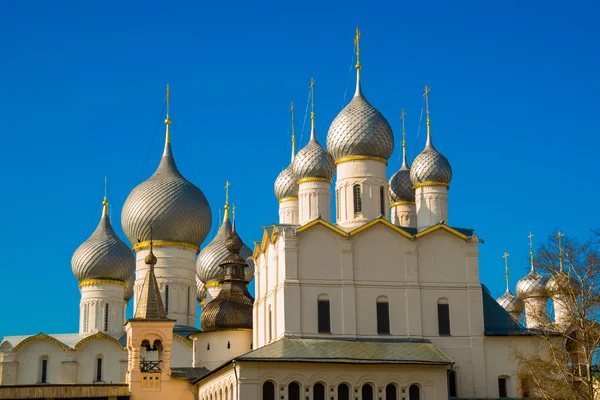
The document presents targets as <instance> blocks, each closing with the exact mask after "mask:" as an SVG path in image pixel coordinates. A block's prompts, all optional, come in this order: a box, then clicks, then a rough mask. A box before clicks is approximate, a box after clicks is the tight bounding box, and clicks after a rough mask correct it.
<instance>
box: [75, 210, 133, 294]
mask: <svg viewBox="0 0 600 400" xmlns="http://www.w3.org/2000/svg"><path fill="white" fill-rule="evenodd" d="M103 205H104V208H103V211H102V218H101V219H100V223H99V224H98V227H96V230H95V231H94V233H92V236H90V237H89V239H87V240H86V241H85V242H83V243H82V244H81V245H80V246H79V247H78V248H77V250H75V253H73V257H72V258H71V268H72V270H73V274H74V275H75V277H76V278H77V280H78V281H79V282H82V281H85V280H88V279H111V280H116V281H121V282H126V281H127V280H128V279H129V277H130V276H132V275H133V273H134V271H135V258H134V256H133V253H132V251H131V250H130V249H129V246H127V245H126V244H125V242H123V241H122V240H121V239H120V238H119V237H118V236H117V234H116V233H115V231H114V230H113V228H112V225H111V223H110V220H109V218H108V212H107V205H108V203H107V202H106V200H105V201H104V203H103Z"/></svg>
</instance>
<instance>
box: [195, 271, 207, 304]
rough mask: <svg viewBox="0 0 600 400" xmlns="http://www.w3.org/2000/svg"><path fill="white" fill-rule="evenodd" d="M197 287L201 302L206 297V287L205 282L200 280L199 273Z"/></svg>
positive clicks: (198, 297)
mask: <svg viewBox="0 0 600 400" xmlns="http://www.w3.org/2000/svg"><path fill="white" fill-rule="evenodd" d="M196 289H197V292H196V293H197V295H196V297H197V299H198V301H199V302H201V301H202V300H204V299H205V298H206V288H205V287H204V283H202V281H201V280H200V278H199V277H198V275H196Z"/></svg>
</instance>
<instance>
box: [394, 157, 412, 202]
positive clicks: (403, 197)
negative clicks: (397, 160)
mask: <svg viewBox="0 0 600 400" xmlns="http://www.w3.org/2000/svg"><path fill="white" fill-rule="evenodd" d="M389 191H390V199H391V200H392V203H396V202H398V201H410V202H414V201H415V190H414V189H413V185H412V183H411V181H410V169H409V168H408V166H407V165H406V158H405V159H404V163H403V164H402V167H401V168H400V169H399V170H398V171H396V173H395V174H394V175H392V177H391V178H390V189H389Z"/></svg>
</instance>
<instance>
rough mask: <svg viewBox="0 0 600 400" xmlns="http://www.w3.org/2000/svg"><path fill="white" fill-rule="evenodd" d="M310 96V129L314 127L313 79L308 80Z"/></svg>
mask: <svg viewBox="0 0 600 400" xmlns="http://www.w3.org/2000/svg"><path fill="white" fill-rule="evenodd" d="M310 96H311V98H312V100H311V107H312V109H311V112H310V119H311V121H312V127H313V128H314V127H315V80H314V79H313V78H310Z"/></svg>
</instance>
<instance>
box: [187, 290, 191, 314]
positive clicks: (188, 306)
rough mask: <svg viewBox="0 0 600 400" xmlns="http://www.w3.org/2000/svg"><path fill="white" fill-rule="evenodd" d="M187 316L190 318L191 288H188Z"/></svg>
mask: <svg viewBox="0 0 600 400" xmlns="http://www.w3.org/2000/svg"><path fill="white" fill-rule="evenodd" d="M187 315H188V317H189V316H190V287H189V286H188V296H187Z"/></svg>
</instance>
